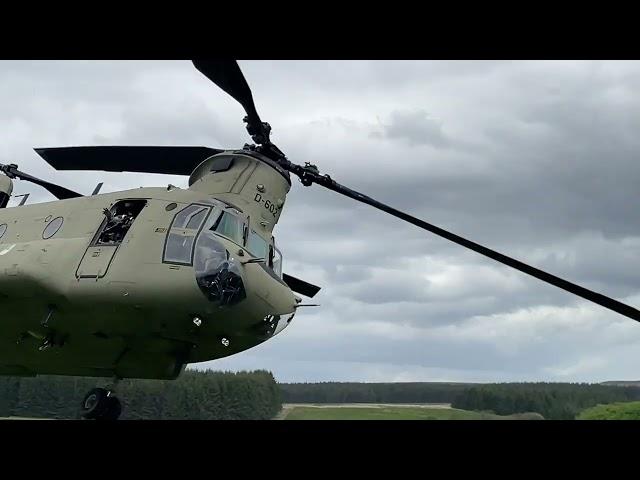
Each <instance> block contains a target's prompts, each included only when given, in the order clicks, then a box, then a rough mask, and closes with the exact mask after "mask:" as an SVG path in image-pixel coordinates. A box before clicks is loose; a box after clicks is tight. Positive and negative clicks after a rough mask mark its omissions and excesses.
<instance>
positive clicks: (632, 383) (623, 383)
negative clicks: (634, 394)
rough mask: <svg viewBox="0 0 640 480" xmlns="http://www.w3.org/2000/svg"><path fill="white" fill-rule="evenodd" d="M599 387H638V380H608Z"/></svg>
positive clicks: (639, 383) (639, 382)
mask: <svg viewBox="0 0 640 480" xmlns="http://www.w3.org/2000/svg"><path fill="white" fill-rule="evenodd" d="M600 385H608V386H611V387H640V380H610V381H608V382H602V383H601V384H600Z"/></svg>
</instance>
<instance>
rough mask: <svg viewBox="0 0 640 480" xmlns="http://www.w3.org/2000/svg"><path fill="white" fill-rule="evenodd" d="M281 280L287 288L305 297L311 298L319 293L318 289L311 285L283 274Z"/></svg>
mask: <svg viewBox="0 0 640 480" xmlns="http://www.w3.org/2000/svg"><path fill="white" fill-rule="evenodd" d="M282 279H283V280H284V283H286V284H287V286H288V287H289V288H290V289H291V290H293V291H294V292H296V293H299V294H301V295H304V296H305V297H309V298H313V297H314V296H315V295H316V293H318V292H319V291H320V287H317V286H315V285H312V284H311V283H308V282H305V281H304V280H300V279H299V278H296V277H292V276H291V275H287V274H286V273H284V274H283V275H282Z"/></svg>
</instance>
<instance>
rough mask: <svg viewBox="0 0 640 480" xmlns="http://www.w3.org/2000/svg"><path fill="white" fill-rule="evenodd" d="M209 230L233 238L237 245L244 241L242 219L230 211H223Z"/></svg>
mask: <svg viewBox="0 0 640 480" xmlns="http://www.w3.org/2000/svg"><path fill="white" fill-rule="evenodd" d="M211 230H213V231H214V232H216V233H217V234H219V235H222V236H225V237H227V238H228V239H229V240H233V241H234V242H235V243H237V244H238V245H242V244H243V243H244V241H243V240H244V221H242V219H240V218H238V217H237V216H236V215H234V214H232V213H231V212H223V213H222V216H221V217H220V219H219V220H218V222H217V223H216V224H215V225H214V226H213V227H212V228H211Z"/></svg>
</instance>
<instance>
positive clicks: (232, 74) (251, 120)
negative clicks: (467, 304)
mask: <svg viewBox="0 0 640 480" xmlns="http://www.w3.org/2000/svg"><path fill="white" fill-rule="evenodd" d="M193 63H194V65H195V67H196V68H197V69H198V70H199V71H200V72H202V73H203V74H204V75H205V76H206V77H207V78H209V80H211V81H212V82H213V83H215V84H216V85H218V86H219V87H220V88H222V89H223V90H224V91H225V92H227V93H228V94H229V95H231V96H232V97H233V98H235V99H236V100H237V101H238V102H239V103H240V105H242V106H243V108H244V109H245V112H247V117H245V121H246V122H247V130H248V132H249V134H250V135H251V137H252V138H253V140H254V142H256V143H257V144H259V145H258V146H257V147H256V148H257V150H259V151H260V153H262V154H264V155H266V156H268V157H269V158H271V159H272V160H274V161H276V162H278V164H279V165H280V166H281V167H282V168H284V169H286V170H288V171H290V172H291V173H293V174H295V175H297V176H298V177H299V178H300V181H301V182H302V184H303V185H305V186H310V185H312V184H314V183H315V184H318V185H321V186H323V187H325V188H328V189H329V190H333V191H334V192H337V193H339V194H341V195H345V196H346V197H349V198H352V199H354V200H357V201H358V202H362V203H366V204H367V205H371V206H372V207H375V208H377V209H379V210H382V211H383V212H387V213H389V214H391V215H393V216H394V217H396V218H399V219H401V220H404V221H405V222H409V223H411V224H413V225H415V226H417V227H420V228H422V229H424V230H427V231H429V232H431V233H434V234H436V235H438V236H440V237H442V238H446V239H447V240H450V241H452V242H454V243H457V244H458V245H461V246H463V247H465V248H468V249H470V250H473V251H474V252H477V253H479V254H481V255H484V256H486V257H489V258H491V259H493V260H495V261H497V262H500V263H502V264H504V265H508V266H509V267H512V268H515V269H516V270H519V271H521V272H523V273H526V274H528V275H531V276H532V277H535V278H537V279H539V280H542V281H543V282H546V283H550V284H551V285H554V286H556V287H558V288H561V289H563V290H566V291H567V292H570V293H573V294H574V295H578V296H580V297H582V298H585V299H587V300H590V301H592V302H594V303H597V304H598V305H601V306H603V307H605V308H608V309H610V310H613V311H615V312H618V313H620V314H621V315H624V316H626V317H629V318H632V319H633V320H636V321H640V311H638V310H637V309H635V308H633V307H630V306H629V305H625V304H624V303H621V302H618V301H617V300H614V299H612V298H609V297H607V296H605V295H602V294H600V293H597V292H594V291H592V290H589V289H587V288H584V287H581V286H580V285H576V284H574V283H571V282H569V281H567V280H563V279H562V278H559V277H556V276H555V275H552V274H550V273H547V272H545V271H543V270H539V269H537V268H535V267H532V266H531V265H527V264H526V263H523V262H521V261H519V260H516V259H514V258H511V257H508V256H506V255H503V254H501V253H499V252H496V251H495V250H491V249H490V248H487V247H484V246H482V245H480V244H478V243H475V242H472V241H471V240H467V239H466V238H463V237H460V236H458V235H456V234H454V233H451V232H448V231H446V230H443V229H442V228H439V227H436V226H435V225H432V224H430V223H427V222H425V221H423V220H420V219H418V218H415V217H413V216H411V215H409V214H407V213H405V212H402V211H400V210H396V209H395V208H393V207H390V206H388V205H385V204H384V203H381V202H379V201H377V200H374V199H373V198H371V197H368V196H367V195H364V194H362V193H360V192H357V191H355V190H352V189H350V188H348V187H345V186H344V185H341V184H339V183H338V182H336V181H335V180H333V179H332V178H331V177H330V176H329V175H321V174H320V172H319V171H318V169H317V167H316V166H315V165H311V164H309V163H307V164H305V165H304V166H301V165H297V164H295V163H292V162H290V161H289V160H288V159H287V158H286V157H285V155H284V154H283V153H282V152H281V151H280V149H278V148H277V147H276V146H275V145H273V144H272V143H271V142H270V140H269V133H270V132H271V127H270V126H269V124H268V123H263V122H262V121H261V120H260V117H259V116H258V112H257V110H256V108H255V105H254V103H253V96H252V94H251V89H250V88H249V85H248V84H247V81H246V80H245V78H244V76H243V75H242V71H241V70H240V67H239V66H238V64H237V62H235V61H232V60H217V61H202V60H195V61H194V62H193Z"/></svg>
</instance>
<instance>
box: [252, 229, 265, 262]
mask: <svg viewBox="0 0 640 480" xmlns="http://www.w3.org/2000/svg"><path fill="white" fill-rule="evenodd" d="M247 250H249V253H250V254H251V255H253V256H254V257H257V258H264V259H265V260H267V259H268V258H269V244H268V243H267V242H266V240H265V239H263V238H262V237H261V236H260V235H258V234H257V233H256V232H255V231H254V230H253V229H252V228H250V229H249V233H248V235H247Z"/></svg>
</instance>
